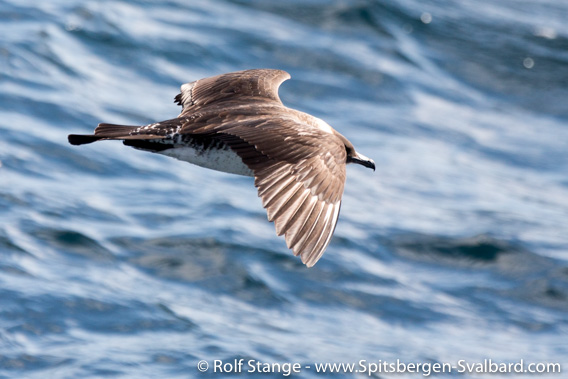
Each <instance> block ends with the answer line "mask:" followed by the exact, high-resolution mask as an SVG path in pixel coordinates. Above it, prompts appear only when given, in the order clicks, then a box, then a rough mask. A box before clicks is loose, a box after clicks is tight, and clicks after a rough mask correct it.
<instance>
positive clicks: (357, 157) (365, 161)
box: [345, 143, 375, 171]
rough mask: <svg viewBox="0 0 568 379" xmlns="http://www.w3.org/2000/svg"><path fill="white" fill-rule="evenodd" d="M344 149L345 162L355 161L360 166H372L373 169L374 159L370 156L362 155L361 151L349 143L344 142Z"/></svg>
mask: <svg viewBox="0 0 568 379" xmlns="http://www.w3.org/2000/svg"><path fill="white" fill-rule="evenodd" d="M345 151H346V152H347V163H357V164H360V165H362V166H365V167H368V168H372V169H373V171H375V161H373V160H372V159H371V158H369V157H366V156H364V155H363V154H361V153H358V152H356V151H355V148H354V147H353V145H352V144H351V143H346V144H345Z"/></svg>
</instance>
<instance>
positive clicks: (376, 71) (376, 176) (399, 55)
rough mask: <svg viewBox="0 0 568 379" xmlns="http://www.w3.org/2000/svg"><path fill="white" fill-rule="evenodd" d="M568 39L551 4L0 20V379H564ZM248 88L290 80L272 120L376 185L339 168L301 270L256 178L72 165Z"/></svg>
mask: <svg viewBox="0 0 568 379" xmlns="http://www.w3.org/2000/svg"><path fill="white" fill-rule="evenodd" d="M567 19H568V3H567V2H565V1H563V0H546V1H538V2H537V1H521V0H502V1H498V2H496V1H488V0H475V1H474V0H460V1H438V0H428V1H418V0H402V1H398V2H391V1H342V0H308V1H299V0H293V1H286V2H284V1H282V2H272V1H261V0H256V1H255V0H252V1H245V0H233V1H229V0H227V1H220V0H215V1H207V0H192V1H181V0H168V1H158V0H131V1H126V0H124V1H105V0H103V1H94V0H93V1H91V0H88V1H79V0H65V1H63V0H51V1H32V0H0V137H1V138H0V377H6V378H95V377H117V378H122V377H124V378H127V377H128V378H146V377H148V378H187V377H202V376H203V377H208V376H211V377H215V376H217V377H224V376H225V374H221V373H219V372H218V371H217V372H214V371H215V369H214V363H215V361H222V362H223V363H228V362H234V360H237V361H238V360H239V359H244V361H245V362H246V361H248V360H255V361H258V362H265V363H269V364H272V363H286V362H288V363H296V362H297V363H300V364H301V365H302V369H301V373H299V374H295V376H296V377H313V378H316V377H322V376H323V377H325V376H326V375H325V374H322V373H318V372H317V371H316V368H315V364H316V363H325V362H328V363H341V362H342V363H357V362H359V361H361V360H365V362H367V363H371V362H372V363H377V364H378V363H380V362H396V360H397V359H399V360H400V361H402V362H405V363H410V362H416V363H418V362H423V363H426V362H429V363H431V364H433V363H440V364H442V363H449V364H451V365H453V366H455V369H454V370H453V372H452V374H451V375H453V376H458V377H464V378H469V377H475V375H474V374H471V373H459V372H457V369H458V366H457V363H458V362H459V361H460V360H464V361H466V362H468V363H479V362H484V360H485V359H491V360H492V361H494V362H505V363H517V362H520V361H521V360H523V362H524V363H525V364H529V363H531V362H533V363H539V362H555V363H559V364H561V365H562V369H563V371H565V372H567V371H568V358H567V357H568V106H567V102H566V101H567V100H566V99H568V23H566V20H567ZM249 68H278V69H283V70H286V71H288V72H289V73H290V74H291V75H292V80H290V81H287V82H285V83H284V84H283V85H282V87H281V89H280V95H281V98H282V100H283V102H284V103H285V104H286V105H288V106H290V107H293V108H297V109H300V110H302V111H306V112H309V113H311V114H314V115H316V116H318V117H320V118H322V119H324V120H326V121H327V122H328V123H329V124H331V125H332V126H333V127H334V128H336V129H337V130H338V131H339V132H340V133H342V134H343V135H345V136H346V137H347V138H349V139H350V140H351V142H353V144H354V145H355V146H356V148H357V149H358V151H360V152H362V153H363V154H365V155H367V156H369V157H371V158H373V159H374V160H375V162H376V163H377V170H376V172H374V173H373V172H372V171H370V170H368V169H365V168H363V167H361V166H350V167H348V178H347V183H346V188H345V194H344V198H343V200H344V201H343V205H342V211H341V216H340V219H339V222H338V225H337V229H336V232H335V236H334V238H333V239H332V241H331V244H330V246H329V248H328V249H327V252H326V253H325V254H324V256H323V258H322V259H321V260H320V261H319V262H318V264H317V265H316V266H315V267H313V268H311V269H308V268H306V267H305V266H304V265H302V264H301V262H300V260H299V259H298V258H297V257H294V256H293V255H292V254H291V252H290V251H289V250H287V249H286V245H285V242H284V240H283V239H282V238H279V237H276V235H275V231H274V226H273V225H272V224H270V223H268V222H267V220H266V213H265V211H264V209H263V208H262V205H261V202H260V200H259V199H258V198H257V195H256V189H255V188H254V186H253V181H252V179H251V178H245V177H239V176H233V175H228V174H224V173H220V172H215V171H211V170H206V169H203V168H200V167H196V166H192V165H190V164H187V163H184V162H180V161H176V160H174V159H170V158H166V157H163V156H159V155H154V154H150V153H145V152H141V151H136V150H133V149H130V148H127V147H125V146H123V145H122V144H121V143H119V142H114V141H108V142H106V141H105V142H100V143H96V144H93V145H88V146H84V147H76V146H71V145H69V144H68V143H67V134H69V133H90V132H91V131H92V130H93V129H94V127H95V126H96V125H97V123H99V122H111V123H123V124H127V125H137V124H145V123H150V122H154V121H160V120H164V119H169V118H172V117H175V116H176V115H177V114H178V113H179V110H180V109H179V108H178V107H177V106H176V105H175V104H174V103H173V97H174V96H175V95H176V94H177V93H178V91H179V86H180V85H181V84H182V83H185V82H189V81H192V80H196V79H199V78H202V77H206V76H211V75H216V74H220V73H224V72H230V71H236V70H242V69H249ZM200 360H205V361H206V362H207V363H208V364H209V369H208V371H206V372H205V373H200V372H199V371H198V368H197V364H198V362H199V361H200ZM306 366H309V367H306ZM358 368H359V369H361V367H358ZM245 369H246V367H245ZM360 371H362V370H360ZM565 372H564V373H561V374H546V377H547V378H548V377H563V375H566V373H565ZM241 375H243V376H244V377H246V376H247V374H246V373H241ZM328 375H330V376H332V377H353V376H357V375H359V376H361V377H363V376H368V372H359V373H358V374H351V373H346V372H343V373H339V374H328ZM518 375H519V374H518V373H509V374H506V373H500V374H499V373H497V374H493V375H492V376H491V377H492V378H498V377H504V378H511V377H517V376H518ZM539 375H543V377H544V375H545V374H539ZM539 375H536V376H535V375H532V376H531V377H539ZM263 376H266V377H282V376H283V373H282V372H280V373H267V374H264V375H263ZM373 376H374V377H381V378H386V377H424V375H422V374H421V373H414V374H412V373H406V374H402V375H395V374H392V373H385V372H376V373H374V374H373Z"/></svg>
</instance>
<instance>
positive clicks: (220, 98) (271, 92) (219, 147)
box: [69, 69, 375, 266]
mask: <svg viewBox="0 0 568 379" xmlns="http://www.w3.org/2000/svg"><path fill="white" fill-rule="evenodd" d="M289 78H290V75H289V74H288V73H287V72H285V71H280V70H269V69H260V70H247V71H239V72H233V73H228V74H223V75H218V76H214V77H210V78H205V79H200V80H197V81H195V82H192V83H187V84H184V85H182V87H181V93H180V94H179V95H177V96H176V97H175V101H176V102H177V103H178V104H179V105H181V106H182V107H183V110H182V112H181V114H180V115H179V116H178V117H177V118H175V119H171V120H167V121H162V122H158V123H155V124H150V125H146V126H124V125H113V124H99V126H98V127H97V128H96V129H95V133H94V134H93V135H69V142H70V143H71V144H73V145H81V144H86V143H91V142H94V141H97V140H102V139H117V140H123V141H124V144H126V145H128V146H132V147H135V148H138V149H142V150H147V151H152V152H156V153H160V154H164V155H168V156H172V157H175V158H178V159H182V160H185V161H188V162H190V163H194V164H197V165H201V166H204V167H208V168H212V169H216V170H219V171H225V172H230V173H236V174H242V175H250V176H254V178H255V181H254V183H255V186H256V187H257V189H258V195H259V197H260V198H261V199H262V205H263V206H264V208H266V211H267V213H268V220H269V221H274V224H275V227H276V233H277V234H278V235H282V234H284V235H285V239H286V244H287V246H288V247H289V248H290V249H292V251H293V252H294V254H295V255H300V256H301V258H302V262H304V263H305V264H306V265H308V266H313V265H314V264H315V263H316V262H317V261H318V259H319V258H320V257H321V255H322V254H323V252H324V251H325V249H326V247H327V245H328V244H329V241H330V240H331V236H332V235H333V231H334V229H335V225H336V222H337V218H338V216H339V209H340V206H341V196H342V194H343V186H344V183H345V166H346V164H347V163H359V164H362V165H364V166H366V167H369V168H372V169H373V170H374V169H375V164H374V162H373V161H372V160H370V159H369V158H366V157H365V156H363V155H361V154H358V153H357V152H355V148H354V147H353V145H352V144H351V143H350V142H349V141H348V140H347V139H346V138H345V137H343V136H342V135H341V134H339V133H338V132H336V131H335V130H334V129H332V128H331V127H330V126H329V125H328V124H326V123H325V122H324V121H322V120H320V119H318V118H316V117H314V116H311V115H308V114H306V113H303V112H300V111H297V110H293V109H290V108H287V107H285V106H284V105H283V104H282V102H281V101H280V98H279V97H278V87H279V86H280V84H281V83H282V82H283V81H285V80H287V79H289ZM233 156H234V157H235V158H236V159H233ZM241 161H242V162H241Z"/></svg>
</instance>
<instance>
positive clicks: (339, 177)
mask: <svg viewBox="0 0 568 379" xmlns="http://www.w3.org/2000/svg"><path fill="white" fill-rule="evenodd" d="M223 135H224V136H225V137H224V140H225V142H226V143H227V144H228V145H229V146H230V147H231V148H232V149H233V150H234V151H235V152H236V153H237V154H238V155H239V156H240V157H241V158H242V159H243V162H244V163H245V164H246V165H247V166H248V167H249V168H250V169H251V170H252V171H253V173H254V177H255V186H256V187H257V189H258V195H259V197H260V198H261V199H262V205H263V206H264V208H265V209H266V211H267V213H268V220H269V221H274V225H275V227H276V233H277V234H278V235H279V236H280V235H282V234H284V235H285V238H286V244H287V246H288V248H290V249H292V251H293V252H294V255H300V256H301V258H302V262H304V263H305V264H306V265H307V266H310V267H311V266H313V265H314V264H315V263H316V262H317V261H318V260H319V259H320V257H321V256H322V254H323V252H324V251H325V249H326V247H327V246H328V244H329V242H330V240H331V237H332V235H333V232H334V230H335V225H336V222H337V218H338V217H339V210H340V207H341V197H342V195H343V188H344V185H345V160H346V151H345V146H344V144H343V142H342V141H341V140H340V139H339V138H337V137H335V136H333V135H329V134H328V133H325V132H322V131H320V130H318V129H315V128H312V129H310V128H309V127H307V126H306V125H302V121H301V120H297V119H294V118H291V119H273V120H270V121H266V122H263V123H257V124H256V125H250V124H247V123H246V122H245V123H242V122H241V123H240V125H235V126H234V127H232V128H227V129H225V130H224V131H223Z"/></svg>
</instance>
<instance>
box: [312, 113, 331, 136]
mask: <svg viewBox="0 0 568 379" xmlns="http://www.w3.org/2000/svg"><path fill="white" fill-rule="evenodd" d="M314 119H315V120H316V126H317V127H318V129H319V130H321V131H322V132H326V133H329V134H333V128H332V127H331V126H329V124H328V123H327V122H325V121H324V120H322V119H321V118H317V117H314Z"/></svg>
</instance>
